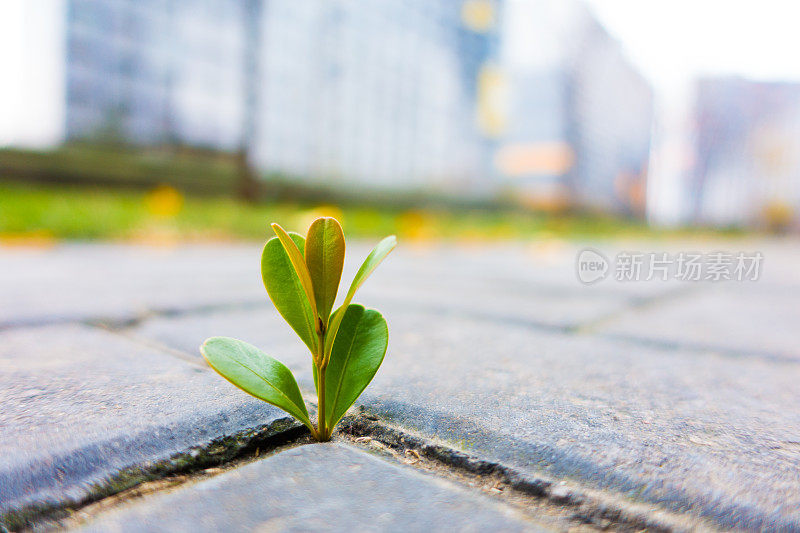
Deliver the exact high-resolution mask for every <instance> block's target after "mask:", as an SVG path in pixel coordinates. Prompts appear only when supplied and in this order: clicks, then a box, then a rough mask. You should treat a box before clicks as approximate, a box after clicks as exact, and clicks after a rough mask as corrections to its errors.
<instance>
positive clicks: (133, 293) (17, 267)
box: [0, 244, 264, 327]
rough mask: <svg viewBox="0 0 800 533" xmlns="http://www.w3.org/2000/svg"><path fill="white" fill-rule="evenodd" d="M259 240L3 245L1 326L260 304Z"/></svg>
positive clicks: (126, 316) (121, 318) (0, 278)
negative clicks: (219, 244)
mask: <svg viewBox="0 0 800 533" xmlns="http://www.w3.org/2000/svg"><path fill="white" fill-rule="evenodd" d="M259 257H260V250H259V248H258V247H257V246H251V245H248V246H225V247H223V248H221V249H219V250H218V249H216V248H214V247H210V246H181V247H177V248H155V247H148V246H117V245H101V246H98V245H87V244H65V245H59V246H57V247H55V248H54V249H49V250H15V249H3V248H1V247H0V263H2V265H3V276H2V277H0V295H2V297H0V326H6V327H7V326H11V325H26V324H46V323H51V322H65V321H70V320H86V319H110V320H130V319H133V318H136V317H138V316H142V315H144V314H147V313H148V312H152V311H179V310H183V309H192V308H197V307H203V306H215V305H224V304H229V303H238V304H241V303H243V302H258V303H261V301H262V300H261V296H262V294H263V292H264V289H263V286H262V285H261V278H260V275H259V271H258V269H257V268H256V267H254V265H256V266H257V265H258V261H259Z"/></svg>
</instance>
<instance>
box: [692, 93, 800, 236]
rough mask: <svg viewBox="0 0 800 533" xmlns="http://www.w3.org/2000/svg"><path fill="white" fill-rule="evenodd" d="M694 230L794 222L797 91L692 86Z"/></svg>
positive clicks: (798, 199)
mask: <svg viewBox="0 0 800 533" xmlns="http://www.w3.org/2000/svg"><path fill="white" fill-rule="evenodd" d="M696 98H697V99H696V106H695V139H696V144H695V165H694V172H693V173H692V179H691V185H690V188H691V190H690V191H689V194H688V196H689V198H690V201H691V202H692V206H693V213H692V215H693V222H696V223H701V224H713V225H736V226H753V225H762V226H763V225H766V226H772V227H775V228H781V229H782V228H785V227H788V226H791V225H798V223H799V222H800V84H797V83H767V82H756V81H749V80H745V79H742V78H733V77H725V78H708V79H703V80H701V81H699V82H698V84H697V94H696Z"/></svg>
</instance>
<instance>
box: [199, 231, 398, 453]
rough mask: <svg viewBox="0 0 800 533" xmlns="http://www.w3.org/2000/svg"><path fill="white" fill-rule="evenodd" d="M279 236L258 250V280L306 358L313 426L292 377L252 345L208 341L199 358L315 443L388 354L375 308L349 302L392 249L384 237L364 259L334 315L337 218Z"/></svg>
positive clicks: (340, 243) (339, 241)
mask: <svg viewBox="0 0 800 533" xmlns="http://www.w3.org/2000/svg"><path fill="white" fill-rule="evenodd" d="M272 229H273V230H274V231H275V234H276V235H277V237H273V238H272V239H270V240H269V241H267V244H266V245H264V251H263V253H262V254H261V277H262V279H263V280H264V286H265V287H266V288H267V294H269V297H270V299H271V300H272V303H274V304H275V307H276V308H277V309H278V312H279V313H280V314H281V316H283V318H284V319H285V320H286V322H288V323H289V325H290V326H291V327H292V329H293V330H294V331H295V332H296V333H297V334H298V335H299V336H300V339H301V340H302V341H303V342H304V343H305V345H306V346H307V347H308V349H309V350H310V351H311V357H312V360H313V363H314V368H313V370H314V385H315V387H316V389H317V399H318V403H317V425H316V427H314V425H313V424H312V423H311V419H310V418H309V415H308V410H307V409H306V404H305V402H304V401H303V396H302V395H301V394H300V388H299V387H298V386H297V381H296V380H295V378H294V376H293V375H292V372H291V371H290V370H289V369H288V368H286V366H285V365H284V364H283V363H281V362H280V361H278V360H277V359H274V358H272V357H270V356H269V355H267V354H265V353H264V352H262V351H261V350H259V349H258V348H256V347H255V346H252V345H250V344H247V343H246V342H242V341H240V340H237V339H232V338H230V337H211V338H210V339H207V340H206V341H205V342H204V343H203V345H202V346H201V347H200V353H202V354H203V357H204V358H205V359H206V361H208V364H209V365H211V368H213V369H214V370H216V371H217V372H218V373H219V374H220V375H221V376H222V377H224V378H225V379H227V380H228V381H230V382H231V383H233V384H234V385H236V386H237V387H239V388H240V389H242V390H243V391H245V392H246V393H248V394H251V395H253V396H255V397H256V398H259V399H261V400H264V401H265V402H267V403H271V404H272V405H274V406H276V407H280V408H281V409H283V410H284V411H286V412H287V413H289V414H290V415H292V416H293V417H295V418H296V419H297V420H299V421H300V422H302V423H303V424H305V425H306V426H307V427H308V429H309V430H311V434H312V435H313V437H314V438H315V439H317V440H318V441H327V440H329V439H330V437H331V433H332V432H333V428H334V427H335V426H336V423H337V422H339V420H340V419H341V418H342V416H343V415H344V414H345V412H347V410H348V409H349V408H350V406H352V405H353V403H354V402H355V401H356V399H357V398H358V397H359V396H360V395H361V393H362V392H364V389H365V388H367V385H369V382H370V381H372V378H373V377H374V376H375V373H376V372H377V371H378V368H379V367H380V366H381V363H382V362H383V357H384V355H386V347H387V346H388V344H389V329H388V327H387V326H386V320H385V319H384V318H383V316H382V315H381V314H380V313H379V312H378V311H376V310H375V309H367V308H365V307H364V306H363V305H360V304H356V303H352V302H353V297H354V296H355V293H356V291H357V290H358V288H359V287H361V285H363V284H364V281H366V279H367V278H368V277H369V275H370V274H372V272H373V271H374V270H375V268H376V267H377V266H378V265H379V264H380V262H381V261H383V259H384V258H385V257H386V256H387V255H388V254H389V252H391V251H392V250H393V249H394V247H395V245H396V244H397V239H396V238H395V237H394V235H392V236H389V237H386V238H385V239H383V240H382V241H381V242H380V243H378V245H377V246H376V247H375V248H374V249H373V250H372V252H370V254H369V255H368V256H367V258H366V259H365V260H364V263H363V264H362V265H361V268H360V269H359V270H358V273H356V277H355V278H354V279H353V282H352V283H351V284H350V289H349V290H348V291H347V295H346V296H345V298H344V302H343V303H342V305H341V306H339V307H338V308H337V309H336V310H335V311H332V310H333V305H334V302H335V300H336V294H337V293H338V291H339V281H340V280H341V277H342V267H343V266H344V248H345V244H344V233H343V232H342V227H341V226H340V225H339V222H338V221H337V220H336V219H335V218H329V217H324V218H318V219H316V220H315V221H314V222H313V223H312V224H311V227H310V228H309V229H308V235H307V236H306V238H303V236H302V235H299V234H297V233H287V232H286V231H285V230H284V229H283V228H282V227H280V226H279V225H278V224H272Z"/></svg>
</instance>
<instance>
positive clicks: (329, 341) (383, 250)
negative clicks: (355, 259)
mask: <svg viewBox="0 0 800 533" xmlns="http://www.w3.org/2000/svg"><path fill="white" fill-rule="evenodd" d="M395 246H397V238H396V237H395V236H394V235H389V236H388V237H386V238H385V239H383V240H382V241H381V242H379V243H378V245H377V246H376V247H375V248H373V249H372V251H371V252H370V253H369V255H368V256H367V258H366V259H364V263H363V264H362V265H361V268H359V269H358V272H357V273H356V277H355V278H353V282H352V283H351V284H350V289H349V290H348V291H347V296H346V297H345V299H344V302H343V303H342V305H341V306H340V307H339V309H337V310H336V312H334V313H333V315H332V316H331V319H330V322H329V324H328V332H327V334H326V337H325V354H326V357H330V353H331V348H332V346H333V343H334V341H335V340H336V334H337V332H338V331H339V324H341V322H342V318H343V317H344V313H343V312H342V311H343V310H346V309H347V307H348V306H349V305H350V302H352V301H353V297H354V296H355V295H356V291H357V290H358V289H359V287H361V286H362V285H363V284H364V282H365V281H366V280H367V278H368V277H369V276H370V274H372V272H373V271H374V270H375V269H376V268H377V267H378V265H379V264H381V261H383V260H384V259H385V258H386V256H387V255H389V252H391V251H392V250H394V247H395Z"/></svg>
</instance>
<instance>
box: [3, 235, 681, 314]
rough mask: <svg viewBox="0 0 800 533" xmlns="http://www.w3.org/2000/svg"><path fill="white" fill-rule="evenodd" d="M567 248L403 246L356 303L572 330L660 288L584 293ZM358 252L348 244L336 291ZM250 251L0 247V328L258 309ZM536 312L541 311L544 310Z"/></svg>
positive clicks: (260, 299)
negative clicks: (0, 272)
mask: <svg viewBox="0 0 800 533" xmlns="http://www.w3.org/2000/svg"><path fill="white" fill-rule="evenodd" d="M577 249H578V248H577V247H575V246H566V245H558V246H556V247H550V248H547V247H545V248H537V247H535V246H520V245H517V246H509V245H505V246H497V247H489V248H474V247H473V248H468V247H458V246H447V247H444V248H442V249H439V248H431V247H415V246H406V247H404V248H401V249H399V250H397V251H395V252H394V253H393V254H392V256H390V259H389V260H388V261H386V262H385V263H384V265H382V266H381V268H380V269H378V270H377V271H376V273H375V274H374V278H373V279H372V280H370V281H369V282H368V283H367V284H366V285H365V287H364V288H363V289H362V290H363V296H362V298H369V297H371V296H375V295H382V296H384V297H385V299H386V300H387V301H390V302H394V301H397V302H399V303H403V304H413V305H415V306H425V307H427V308H429V309H430V308H432V309H436V310H441V311H447V312H460V313H466V314H473V315H489V316H492V317H500V318H505V317H508V313H507V309H508V308H512V307H513V308H515V309H517V310H518V312H517V315H516V316H517V318H518V319H520V320H526V321H531V322H534V323H541V324H544V325H550V326H557V327H574V326H577V325H580V324H582V323H584V322H586V321H594V320H597V319H599V318H602V317H603V316H605V315H607V314H608V313H612V312H618V311H621V310H623V309H625V308H626V307H627V306H628V304H629V303H631V302H632V301H636V299H638V298H641V297H647V296H649V295H652V294H660V293H662V292H664V291H669V290H671V287H669V286H664V287H662V286H661V285H657V284H656V285H653V284H647V283H642V284H629V285H622V284H616V285H611V284H609V285H604V286H592V287H586V286H583V285H581V284H580V283H579V282H578V281H577V279H576V277H575V265H574V261H575V254H576V251H577ZM368 250H369V245H368V244H367V243H356V244H354V245H350V244H349V245H348V256H347V261H346V263H347V264H346V273H345V276H344V278H343V279H344V280H345V281H344V283H349V282H350V279H352V276H353V274H354V273H355V271H356V270H357V269H358V266H359V265H360V262H361V261H362V260H363V258H364V257H365V256H366V254H367V252H368ZM259 257H260V246H258V245H226V246H198V245H192V246H189V245H183V246H177V247H171V248H154V247H148V246H118V245H100V246H99V245H87V244H66V245H59V246H57V247H56V248H54V249H50V250H9V249H3V248H0V261H1V262H2V264H3V269H4V276H3V277H2V278H0V295H2V298H0V327H8V326H14V325H31V324H47V323H52V322H66V321H81V320H108V321H113V322H120V321H129V320H133V319H136V318H139V317H142V316H146V315H147V314H148V313H152V312H180V311H184V310H192V309H197V308H204V307H225V306H233V305H235V306H240V305H242V304H247V305H261V304H268V303H269V302H268V301H267V296H266V292H265V291H264V288H263V286H262V283H261V279H260V274H259V269H258V261H259ZM545 310H546V311H545Z"/></svg>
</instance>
